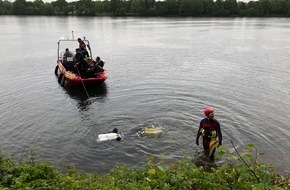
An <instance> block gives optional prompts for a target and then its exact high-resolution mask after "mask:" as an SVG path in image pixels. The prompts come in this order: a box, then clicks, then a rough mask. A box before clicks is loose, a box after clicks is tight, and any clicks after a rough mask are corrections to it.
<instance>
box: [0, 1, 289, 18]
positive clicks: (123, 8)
mask: <svg viewBox="0 0 290 190" xmlns="http://www.w3.org/2000/svg"><path fill="white" fill-rule="evenodd" d="M0 15H51V16H69V15H73V16H104V15H108V16H183V17H188V16H190V17H211V16H215V17H216V16H223V17H224V16H226V17H228V16H239V17H269V16H281V17H289V16H290V0H258V1H250V2H248V3H246V2H241V1H237V0H216V1H213V0H165V1H155V0H110V1H108V0H105V1H92V0H79V1H74V2H67V1H66V0H57V1H53V2H50V3H48V2H46V3H44V2H43V1H42V0H35V1H26V0H15V1H14V2H10V1H7V0H4V1H3V0H0Z"/></svg>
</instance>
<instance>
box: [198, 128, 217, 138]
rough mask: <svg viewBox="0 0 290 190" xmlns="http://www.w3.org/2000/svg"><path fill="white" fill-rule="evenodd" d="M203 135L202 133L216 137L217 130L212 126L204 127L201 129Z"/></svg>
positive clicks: (208, 136)
mask: <svg viewBox="0 0 290 190" xmlns="http://www.w3.org/2000/svg"><path fill="white" fill-rule="evenodd" d="M201 135H202V137H207V138H216V137H217V132H216V131H215V130H212V129H211V128H203V129H202V130H201Z"/></svg>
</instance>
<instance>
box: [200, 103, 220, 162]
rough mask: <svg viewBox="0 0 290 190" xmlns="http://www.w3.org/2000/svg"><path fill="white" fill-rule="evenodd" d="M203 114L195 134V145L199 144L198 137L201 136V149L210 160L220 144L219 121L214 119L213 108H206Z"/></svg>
mask: <svg viewBox="0 0 290 190" xmlns="http://www.w3.org/2000/svg"><path fill="white" fill-rule="evenodd" d="M204 115H205V116H206V118H204V119H202V120H201V121H200V125H199V129H198V131H197V136H196V145H199V137H200V136H202V137H203V140H202V144H203V149H204V150H205V152H206V153H207V154H208V156H209V158H210V160H214V154H215V150H216V148H217V147H218V146H220V145H222V132H221V129H220V124H219V122H218V121H217V120H216V119H214V110H213V108H210V107H209V108H206V109H205V110H204Z"/></svg>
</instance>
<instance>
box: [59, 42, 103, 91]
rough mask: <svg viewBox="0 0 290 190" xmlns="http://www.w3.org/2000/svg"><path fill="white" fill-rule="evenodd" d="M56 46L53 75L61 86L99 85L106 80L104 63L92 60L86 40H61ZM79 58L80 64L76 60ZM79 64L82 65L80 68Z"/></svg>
mask: <svg viewBox="0 0 290 190" xmlns="http://www.w3.org/2000/svg"><path fill="white" fill-rule="evenodd" d="M57 44H58V48H57V65H56V67H55V71H54V73H55V75H56V76H57V77H58V82H59V83H60V85H61V86H64V85H65V83H70V84H72V85H79V84H82V83H83V84H84V83H85V84H99V83H102V82H104V81H105V80H106V79H107V77H108V75H107V72H106V71H105V70H104V69H103V66H104V62H102V60H100V59H99V60H96V61H94V60H93V58H92V51H91V48H90V43H89V41H88V40H87V39H83V40H81V39H80V38H78V39H77V40H74V39H66V40H65V39H61V40H59V41H58V43H57ZM71 50H73V51H74V50H76V52H75V53H73V52H72V51H71ZM78 51H80V52H78ZM80 57H81V58H82V60H81V61H82V62H81V63H80V60H78V59H79V58H80ZM79 64H82V65H81V67H80V65H79ZM84 65H85V66H84Z"/></svg>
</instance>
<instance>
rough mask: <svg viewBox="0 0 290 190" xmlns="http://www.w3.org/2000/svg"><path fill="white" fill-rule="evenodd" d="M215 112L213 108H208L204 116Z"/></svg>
mask: <svg viewBox="0 0 290 190" xmlns="http://www.w3.org/2000/svg"><path fill="white" fill-rule="evenodd" d="M212 112H214V110H213V108H211V107H208V108H205V109H204V115H205V116H208V115H209V114H210V113H212Z"/></svg>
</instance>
